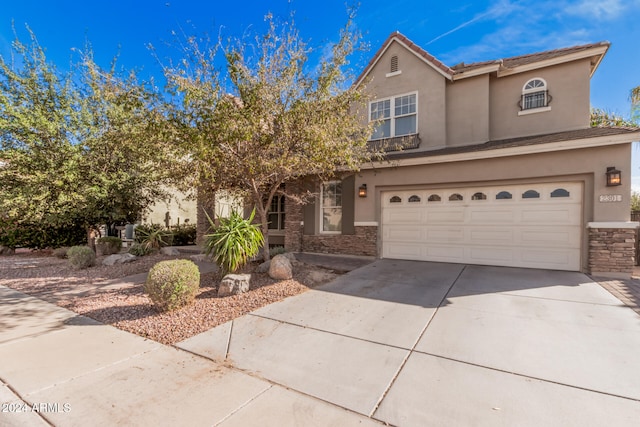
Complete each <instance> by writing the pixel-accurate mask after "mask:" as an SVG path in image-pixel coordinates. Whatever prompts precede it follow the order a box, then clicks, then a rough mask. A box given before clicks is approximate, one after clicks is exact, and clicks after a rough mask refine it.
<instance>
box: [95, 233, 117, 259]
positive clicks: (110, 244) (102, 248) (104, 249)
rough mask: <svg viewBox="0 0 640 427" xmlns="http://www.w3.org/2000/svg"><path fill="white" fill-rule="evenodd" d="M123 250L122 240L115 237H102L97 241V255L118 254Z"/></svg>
mask: <svg viewBox="0 0 640 427" xmlns="http://www.w3.org/2000/svg"><path fill="white" fill-rule="evenodd" d="M120 249H122V239H120V238H119V237H115V236H106V237H100V238H99V239H97V240H96V252H97V255H98V256H100V255H111V254H117V253H118V252H120Z"/></svg>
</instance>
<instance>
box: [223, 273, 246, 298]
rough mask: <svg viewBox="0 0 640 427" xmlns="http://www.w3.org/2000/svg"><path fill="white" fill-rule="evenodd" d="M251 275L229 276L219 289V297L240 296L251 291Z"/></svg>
mask: <svg viewBox="0 0 640 427" xmlns="http://www.w3.org/2000/svg"><path fill="white" fill-rule="evenodd" d="M250 281H251V275H250V274H227V275H226V276H224V277H223V278H222V281H221V282H220V286H219V287H218V297H228V296H229V295H239V294H243V293H245V292H248V291H249V282H250Z"/></svg>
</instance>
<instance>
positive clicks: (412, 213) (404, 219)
mask: <svg viewBox="0 0 640 427" xmlns="http://www.w3.org/2000/svg"><path fill="white" fill-rule="evenodd" d="M423 215H424V212H423V210H421V209H415V208H413V209H407V208H404V209H389V210H387V211H386V215H385V218H383V219H384V220H386V222H387V223H393V224H415V223H420V222H421V221H422V216H423Z"/></svg>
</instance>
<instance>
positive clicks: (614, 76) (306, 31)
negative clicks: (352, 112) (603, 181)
mask: <svg viewBox="0 0 640 427" xmlns="http://www.w3.org/2000/svg"><path fill="white" fill-rule="evenodd" d="M291 10H295V12H296V15H295V17H296V21H297V26H298V28H299V30H300V33H301V35H302V36H303V38H305V39H307V40H309V41H310V44H311V45H312V46H319V47H322V46H324V45H327V44H329V43H330V42H331V41H332V40H336V39H337V37H338V31H339V30H340V28H341V27H342V26H343V25H344V23H345V20H346V3H345V1H344V0H322V1H314V2H311V1H303V0H295V1H286V0H271V1H269V0H262V1H259V0H236V1H231V2H230V1H215V0H211V1H178V0H135V1H131V0H127V1H122V0H111V1H108V2H93V1H86V0H85V1H68V0H66V1H65V0H58V1H51V0H20V1H11V2H5V4H3V5H2V8H1V10H0V54H2V55H7V54H8V52H9V46H10V43H11V41H12V40H13V39H14V36H13V31H12V26H11V24H12V21H13V22H15V27H16V30H17V32H18V35H19V36H20V37H21V38H22V39H26V36H25V34H26V32H25V30H24V25H25V24H28V25H29V26H30V27H31V29H32V30H33V31H34V32H35V34H36V35H37V37H38V39H39V41H40V44H41V45H42V46H44V47H45V48H46V49H47V54H48V56H49V58H50V59H51V60H52V61H53V62H55V63H56V64H57V65H58V66H59V67H65V66H66V64H68V63H69V60H70V58H71V55H72V51H71V49H72V48H82V47H83V45H84V42H85V40H87V39H88V40H89V41H91V43H92V45H93V49H94V52H95V57H96V59H97V60H98V62H99V63H101V65H103V66H108V65H109V61H110V60H111V58H112V57H113V56H114V55H115V54H116V53H119V54H120V59H119V63H120V65H122V66H124V67H127V68H137V69H139V70H142V75H149V74H150V75H158V74H160V72H159V66H158V65H157V62H156V60H155V59H154V58H153V56H152V55H151V53H150V51H149V49H148V48H147V45H148V44H149V43H151V44H153V45H155V46H158V47H160V48H161V49H162V46H163V45H164V43H166V42H168V41H170V40H171V39H172V35H171V34H172V31H178V32H179V31H181V30H184V31H185V32H186V33H189V34H202V33H204V32H208V33H210V34H212V35H214V36H215V37H217V35H218V34H221V35H222V36H225V37H226V36H241V35H242V34H244V33H246V32H247V31H251V30H252V29H254V30H257V31H260V30H261V29H263V27H264V20H263V18H264V15H265V14H266V13H267V12H272V13H273V14H274V15H277V16H284V17H286V16H287V15H288V13H289V11H291ZM639 18H640V0H549V1H548V0H522V1H510V0H503V1H495V2H478V1H474V2H464V1H461V2H451V3H449V2H441V1H438V2H436V1H420V0H395V1H393V2H390V1H382V0H361V2H360V7H359V9H358V15H357V17H356V25H357V27H358V28H359V30H360V31H361V32H362V33H363V34H364V37H365V40H366V41H367V42H368V43H369V44H370V46H371V49H370V51H369V52H366V53H364V54H363V55H362V56H361V57H358V58H354V60H353V62H352V64H353V67H354V72H355V74H358V73H359V71H360V70H361V68H362V67H363V66H364V65H365V64H366V63H367V61H368V60H369V59H370V57H371V55H373V53H374V52H375V51H376V50H377V49H378V47H379V46H380V44H381V43H382V42H383V41H384V40H385V39H386V38H387V36H388V35H389V34H390V33H391V32H393V31H396V30H398V31H400V32H401V33H403V34H404V35H406V36H407V37H409V38H410V39H411V40H413V41H414V42H415V43H417V44H418V45H419V46H421V47H422V48H424V49H426V50H427V51H429V53H431V54H432V55H434V56H436V57H437V58H438V59H440V60H441V61H443V62H444V63H445V64H447V65H455V64H457V63H459V62H462V61H464V62H467V63H469V62H473V61H484V60H490V59H496V58H503V57H508V56H514V55H521V54H526V53H532V52H537V51H542V50H548V49H555V48H559V47H567V46H573V45H576V44H583V43H592V42H597V41H602V40H608V41H610V42H611V43H612V46H611V48H610V50H609V52H608V54H607V56H606V57H605V59H604V61H603V63H602V64H601V65H600V67H599V69H598V71H597V72H596V74H595V75H594V77H593V78H592V81H591V105H592V106H594V107H599V108H604V109H606V110H609V111H612V112H615V113H618V114H622V115H625V116H627V115H628V114H629V90H630V89H631V88H632V87H635V86H638V85H640V25H637V23H638V19H639ZM639 151H640V149H636V150H634V168H633V169H634V175H638V176H637V177H634V185H635V186H637V187H638V189H640V160H639V159H638V157H640V153H638V152H639Z"/></svg>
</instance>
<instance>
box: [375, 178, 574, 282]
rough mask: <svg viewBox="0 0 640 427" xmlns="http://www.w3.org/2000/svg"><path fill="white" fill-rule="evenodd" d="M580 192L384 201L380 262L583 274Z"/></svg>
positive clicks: (459, 191) (459, 192)
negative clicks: (529, 268) (396, 260)
mask: <svg viewBox="0 0 640 427" xmlns="http://www.w3.org/2000/svg"><path fill="white" fill-rule="evenodd" d="M581 225H582V184H581V183H575V182H558V183H542V184H527V185H504V186H492V187H474V188H471V187H464V188H450V189H438V190H410V191H397V192H391V191H386V192H383V193H382V256H383V258H395V259H411V260H424V261H442V262H457V263H468V264H484V265H502V266H512V267H533V268H549V269H555V270H570V271H576V270H580V241H581Z"/></svg>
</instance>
